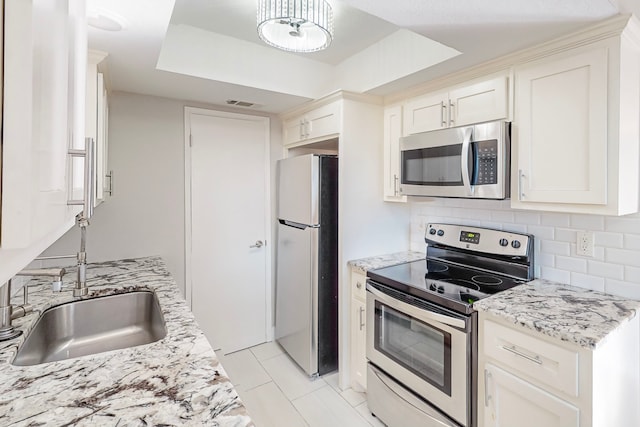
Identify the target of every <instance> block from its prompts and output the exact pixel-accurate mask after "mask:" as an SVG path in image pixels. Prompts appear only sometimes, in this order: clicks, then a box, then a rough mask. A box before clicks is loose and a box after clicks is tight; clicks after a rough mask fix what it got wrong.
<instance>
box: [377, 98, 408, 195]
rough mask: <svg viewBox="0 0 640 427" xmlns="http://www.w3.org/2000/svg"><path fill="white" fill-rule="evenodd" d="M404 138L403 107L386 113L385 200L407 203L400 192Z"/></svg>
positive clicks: (393, 108) (389, 109)
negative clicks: (401, 153)
mask: <svg viewBox="0 0 640 427" xmlns="http://www.w3.org/2000/svg"><path fill="white" fill-rule="evenodd" d="M401 136H402V107H400V106H397V107H392V108H387V109H385V111H384V140H383V142H384V145H383V146H384V200H385V201H387V202H406V201H407V197H406V196H401V195H400V193H399V191H400V137H401Z"/></svg>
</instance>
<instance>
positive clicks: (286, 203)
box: [278, 154, 320, 225]
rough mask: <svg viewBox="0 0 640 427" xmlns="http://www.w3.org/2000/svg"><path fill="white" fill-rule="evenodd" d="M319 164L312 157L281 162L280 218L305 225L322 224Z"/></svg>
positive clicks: (279, 185) (279, 182)
mask: <svg viewBox="0 0 640 427" xmlns="http://www.w3.org/2000/svg"><path fill="white" fill-rule="evenodd" d="M319 164H320V163H319V158H318V156H314V155H313V154H309V155H306V156H299V157H291V158H288V159H284V160H280V161H279V162H278V166H279V170H278V172H279V179H278V200H279V202H278V218H280V219H284V220H287V221H290V222H296V223H298V224H306V225H317V224H319V223H320V215H319V209H318V206H319V205H318V192H319Z"/></svg>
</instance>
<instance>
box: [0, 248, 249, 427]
mask: <svg viewBox="0 0 640 427" xmlns="http://www.w3.org/2000/svg"><path fill="white" fill-rule="evenodd" d="M74 271H75V268H72V269H68V273H67V275H65V285H64V288H63V292H60V293H57V294H54V293H53V292H52V291H51V287H50V284H42V285H39V286H36V287H30V288H29V300H30V301H29V302H30V303H32V304H33V306H34V308H35V309H36V310H37V311H38V312H36V313H32V314H29V315H27V316H26V317H24V318H21V319H17V320H15V321H14V325H16V326H17V327H18V328H20V329H23V330H24V331H25V334H26V333H27V332H28V330H30V328H31V327H32V326H33V324H34V323H35V320H36V319H37V318H38V316H39V312H41V311H43V310H44V309H46V308H47V307H49V306H52V305H57V304H60V303H62V302H66V301H71V300H73V297H72V295H71V289H72V287H73V282H74ZM87 278H88V284H89V286H90V291H89V296H88V297H89V298H90V297H92V296H97V295H107V294H113V293H118V292H122V290H123V288H128V289H134V288H145V289H152V290H153V291H155V292H156V294H157V296H158V300H159V302H160V307H161V309H162V312H163V316H164V319H165V322H166V328H167V335H166V337H165V338H163V339H162V340H160V341H157V342H155V343H151V344H147V345H143V346H138V347H132V348H127V349H122V350H115V351H110V352H106V353H99V354H95V355H91V356H84V357H81V358H75V359H69V360H64V361H59V362H51V363H45V364H41V365H35V366H13V365H11V364H10V362H11V360H13V357H14V355H15V352H16V350H17V348H18V345H20V344H21V343H22V341H23V340H24V336H25V334H23V335H22V336H21V337H20V338H18V339H15V340H12V341H6V342H0V425H3V426H9V425H11V426H36V425H45V424H46V425H57V426H62V425H74V426H96V425H100V426H116V425H117V426H147V425H163V426H189V425H192V426H201V425H209V426H225V427H240V426H254V424H253V422H252V421H251V419H250V417H249V415H248V414H247V411H246V409H245V407H244V405H243V404H242V402H241V401H240V399H239V397H238V394H237V393H236V391H235V389H234V387H233V385H232V384H231V382H230V381H229V378H228V377H227V374H226V373H225V371H224V369H223V368H222V366H221V365H220V363H219V362H218V359H217V358H216V355H215V353H214V352H213V350H212V349H211V346H210V345H209V342H208V341H207V339H206V338H205V336H204V334H203V332H202V331H201V330H200V328H199V327H198V324H197V323H196V321H195V319H194V316H193V314H192V313H191V311H190V310H189V308H188V306H187V304H186V302H185V301H184V299H183V297H182V295H181V294H180V291H179V290H178V287H177V286H176V283H175V281H174V280H173V279H172V278H171V275H170V274H169V272H168V271H167V269H166V267H165V265H164V263H163V261H162V260H161V259H160V258H158V257H148V258H139V259H128V260H120V261H113V262H105V263H95V264H90V265H89V267H88V270H87ZM43 283H44V282H43ZM21 299H22V293H19V294H18V295H17V296H16V297H15V298H14V301H13V302H14V303H16V302H19V301H21ZM114 315H117V313H114Z"/></svg>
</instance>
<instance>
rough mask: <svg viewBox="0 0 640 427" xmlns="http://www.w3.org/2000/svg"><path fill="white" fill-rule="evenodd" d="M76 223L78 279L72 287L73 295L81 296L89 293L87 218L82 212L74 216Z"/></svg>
mask: <svg viewBox="0 0 640 427" xmlns="http://www.w3.org/2000/svg"><path fill="white" fill-rule="evenodd" d="M76 224H78V227H80V251H79V252H78V280H77V281H76V285H75V286H74V288H73V296H74V297H76V298H78V297H83V296H85V295H87V294H88V293H89V288H87V252H86V241H87V225H89V220H88V219H87V218H86V217H85V215H84V213H80V214H79V215H78V216H76Z"/></svg>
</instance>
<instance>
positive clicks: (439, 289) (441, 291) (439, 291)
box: [438, 285, 444, 294]
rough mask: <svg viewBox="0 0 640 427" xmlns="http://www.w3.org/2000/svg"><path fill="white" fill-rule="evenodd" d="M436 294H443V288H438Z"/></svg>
mask: <svg viewBox="0 0 640 427" xmlns="http://www.w3.org/2000/svg"><path fill="white" fill-rule="evenodd" d="M438 293H439V294H444V286H442V285H441V286H438Z"/></svg>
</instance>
